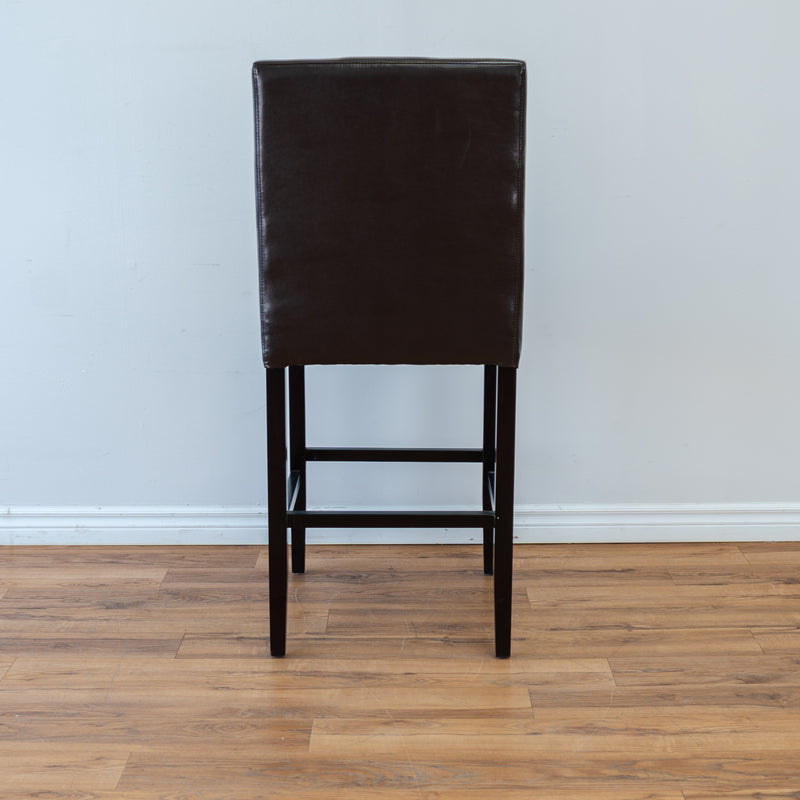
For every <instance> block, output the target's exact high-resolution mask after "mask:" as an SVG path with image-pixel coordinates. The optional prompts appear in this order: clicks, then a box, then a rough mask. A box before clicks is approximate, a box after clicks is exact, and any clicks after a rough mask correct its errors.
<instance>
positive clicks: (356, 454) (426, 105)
mask: <svg viewBox="0 0 800 800" xmlns="http://www.w3.org/2000/svg"><path fill="white" fill-rule="evenodd" d="M253 86H254V99H255V124H256V131H255V147H256V205H257V221H258V253H259V275H260V301H261V331H262V350H263V357H264V365H265V366H266V370H267V493H268V525H269V610H270V652H271V653H272V655H273V656H282V655H284V654H285V652H286V599H287V583H288V575H287V557H288V553H287V528H291V531H292V571H293V572H303V571H304V570H305V553H304V550H305V531H306V529H307V528H318V527H319V528H335V527H347V528H354V527H361V528H379V527H395V528H415V527H416V528H419V527H446V528H455V527H457V528H482V529H483V545H484V551H483V555H484V559H483V560H484V571H485V572H486V573H487V574H492V573H493V574H494V609H495V646H496V655H497V656H498V657H499V658H507V657H508V656H509V655H510V650H511V581H512V565H513V552H512V550H513V548H512V542H513V522H514V519H513V511H514V425H515V397H516V371H517V366H518V364H519V355H520V344H521V318H522V277H523V197H524V183H523V180H524V152H525V64H524V63H523V62H521V61H506V60H487V59H481V60H440V59H416V58H405V59H400V58H387V59H380V58H369V59H367V58H350V59H341V60H326V61H259V62H257V63H256V64H255V65H254V66H253ZM307 364H478V365H483V366H484V390H483V402H484V414H483V446H482V447H481V448H477V449H433V448H432V449H427V448H418V449H408V448H406V449H396V448H395V449H384V448H326V447H309V446H307V444H306V434H305V385H304V367H305V365H307ZM287 373H288V375H287ZM287 388H288V470H287V418H286V412H287V402H286V392H287ZM309 461H372V462H375V461H406V462H412V461H413V462H474V463H479V464H482V465H483V469H482V476H483V477H482V482H483V507H482V510H481V511H425V512H422V511H392V512H387V511H310V510H307V508H306V464H307V463H308V462H309ZM287 471H288V480H287Z"/></svg>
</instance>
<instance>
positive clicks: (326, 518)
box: [287, 511, 494, 528]
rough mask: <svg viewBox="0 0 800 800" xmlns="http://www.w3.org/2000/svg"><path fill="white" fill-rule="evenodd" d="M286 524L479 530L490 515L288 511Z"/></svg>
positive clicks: (488, 519)
mask: <svg viewBox="0 0 800 800" xmlns="http://www.w3.org/2000/svg"><path fill="white" fill-rule="evenodd" d="M287 517H288V524H289V525H290V526H291V525H301V526H303V527H304V528H483V527H484V526H486V525H493V524H494V513H493V512H491V511H289V512H288V513H287Z"/></svg>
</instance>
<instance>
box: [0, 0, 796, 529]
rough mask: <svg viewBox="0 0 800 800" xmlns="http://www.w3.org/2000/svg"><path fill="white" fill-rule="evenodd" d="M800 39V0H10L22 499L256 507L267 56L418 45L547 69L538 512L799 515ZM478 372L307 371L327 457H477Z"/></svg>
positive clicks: (468, 496) (18, 502)
mask: <svg viewBox="0 0 800 800" xmlns="http://www.w3.org/2000/svg"><path fill="white" fill-rule="evenodd" d="M798 41H800V3H796V2H793V0H662V1H661V2H654V1H653V0H625V1H623V0H565V1H563V2H562V1H561V0H559V2H555V1H553V2H544V1H543V0H499V2H498V1H496V2H492V3H486V2H482V0H481V1H480V2H479V1H478V0H472V1H471V2H470V1H467V0H452V1H451V0H447V1H446V2H442V1H441V0H395V1H394V2H389V1H388V0H386V1H385V2H379V1H378V0H350V1H349V2H343V0H336V1H334V0H331V2H311V1H310V0H292V1H291V2H289V1H288V0H287V1H284V0H260V1H259V2H239V1H237V0H228V1H227V2H224V3H223V2H216V0H192V1H191V2H189V0H166V1H164V2H145V1H144V0H131V2H124V3H122V2H120V3H109V2H107V0H95V1H93V2H86V1H83V2H79V3H63V2H61V1H60V0H26V1H25V2H13V0H0V76H1V77H0V82H1V84H0V85H2V91H1V92H0V100H1V107H2V124H0V185H1V186H2V189H1V190H0V220H2V234H0V312H1V313H0V366H2V371H1V372H0V507H2V508H5V509H7V510H8V511H9V512H10V514H11V516H13V513H14V509H19V508H21V507H26V509H27V511H28V512H31V511H32V510H33V511H34V512H35V510H36V509H54V508H57V509H62V512H63V509H65V508H70V507H81V508H84V509H89V508H94V507H102V508H104V509H113V508H118V507H119V508H123V507H124V508H127V509H129V510H130V509H164V508H168V507H169V508H178V507H180V508H185V509H192V508H197V509H220V508H231V507H235V508H239V509H249V510H250V512H252V513H258V511H259V509H261V508H262V507H263V505H264V502H265V490H264V481H265V468H264V463H263V460H264V443H263V442H264V423H263V411H264V402H263V368H262V367H261V362H260V353H259V336H258V308H257V292H256V250H255V226H254V207H253V205H254V204H253V177H252V109H251V90H250V64H251V62H252V61H253V60H256V59H258V58H300V57H337V56H342V55H420V56H454V57H458V56H475V57H478V56H489V57H512V58H522V59H525V60H526V61H527V62H528V65H529V90H528V91H529V98H528V108H529V111H528V148H529V149H528V153H529V155H528V180H527V186H528V192H527V205H528V216H527V274H526V281H527V284H526V301H525V302H526V307H525V314H526V317H525V344H524V348H523V360H522V364H521V373H520V396H519V439H518V442H519V444H518V447H519V450H518V484H517V498H518V501H519V505H520V508H521V509H523V510H525V509H527V510H528V511H529V512H530V513H533V514H535V513H536V512H537V510H538V511H541V510H543V509H544V510H552V509H554V508H555V509H557V508H567V509H568V508H573V509H574V508H578V507H583V506H589V507H591V508H593V509H595V511H598V512H602V510H603V509H609V508H617V509H618V508H629V509H630V508H635V507H638V506H645V507H652V508H655V507H658V508H661V509H662V510H663V509H666V510H669V509H673V508H686V507H690V508H694V509H701V508H706V507H709V506H712V507H715V506H719V508H723V507H726V508H727V507H730V506H736V507H737V508H752V507H754V505H753V504H755V505H756V506H757V507H759V508H762V509H763V508H767V507H769V508H778V507H779V508H783V509H794V510H797V509H799V508H800V505H798V503H797V501H798V500H800V498H798V485H799V484H800V481H798V455H797V454H798V445H799V444H800V418H798V413H797V400H798V394H799V390H800V378H799V377H798V370H797V366H796V362H797V355H798V353H797V351H798V344H799V343H800V315H798V314H797V311H796V307H797V298H798V294H799V292H800V270H798V263H800V225H798V207H799V205H800V159H799V158H798V147H797V142H798V141H800V104H799V103H798V99H797V76H798V75H799V74H800V48H798V47H797V42H798ZM480 385H481V383H480V374H479V372H478V371H477V370H476V369H471V368H467V369H465V368H461V369H447V370H445V371H444V373H443V374H440V373H437V372H436V371H434V370H431V369H429V368H420V369H409V368H391V369H390V368H378V369H365V368H345V369H341V370H336V369H331V368H319V369H316V370H312V371H311V375H310V377H309V393H310V412H309V414H310V419H309V431H310V436H311V437H313V439H314V442H315V443H320V444H323V443H324V444H350V443H353V444H382V443H384V442H388V443H398V444H404V443H407V444H409V445H412V446H413V445H420V444H426V445H427V444H431V443H433V444H437V443H439V444H442V445H445V446H446V445H455V446H459V445H465V446H470V445H477V444H478V430H477V426H478V425H479V421H480V408H479V399H478V395H479V393H480ZM382 411H385V414H383V415H382V414H381V412H382ZM321 469H322V468H321V467H320V468H319V470H321ZM459 469H461V468H459ZM469 474H470V475H471V474H472V473H469ZM315 476H316V478H317V480H316V484H315V487H316V488H315V491H314V495H313V496H312V499H314V500H316V501H317V502H318V503H320V504H323V505H326V504H335V503H337V502H340V501H344V500H346V501H350V502H354V503H360V504H364V503H369V502H370V501H371V499H375V501H376V502H377V503H379V504H387V503H400V504H403V503H411V504H429V503H435V502H437V500H439V499H444V501H446V502H450V503H461V502H467V503H468V502H471V501H473V500H474V499H475V498H476V497H477V492H476V491H473V490H472V489H471V488H470V489H469V490H468V489H467V488H466V484H465V482H464V480H463V477H464V473H463V472H461V471H459V470H457V471H456V473H455V475H454V476H452V477H451V476H449V475H448V474H447V473H446V471H445V470H444V468H442V467H427V468H424V469H423V470H422V473H421V475H417V474H416V473H412V472H410V471H409V468H407V467H381V468H377V467H369V468H363V467H348V468H347V469H344V468H343V469H342V470H340V471H337V470H336V469H335V468H331V467H327V471H326V472H324V473H323V472H318V473H315ZM351 479H356V480H357V481H360V483H361V485H362V488H360V489H352V488H349V487H348V485H347V484H349V483H351V482H352V481H351ZM340 489H341V490H342V491H345V492H346V494H345V495H340V494H339V491H340ZM34 527H35V526H34ZM670 535H674V536H679V535H680V531H679V530H678V529H676V531H674V532H673V533H672V534H670Z"/></svg>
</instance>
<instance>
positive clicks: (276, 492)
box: [267, 367, 288, 656]
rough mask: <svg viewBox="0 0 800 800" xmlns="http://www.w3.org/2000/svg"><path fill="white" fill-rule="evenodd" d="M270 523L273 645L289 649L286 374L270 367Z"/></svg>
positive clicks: (274, 649) (279, 651) (280, 651)
mask: <svg viewBox="0 0 800 800" xmlns="http://www.w3.org/2000/svg"><path fill="white" fill-rule="evenodd" d="M267 524H268V525H269V648H270V653H271V654H272V655H273V656H282V655H284V654H285V653H286V588H287V582H288V575H287V564H286V557H287V551H286V378H285V370H284V369H283V368H282V367H267Z"/></svg>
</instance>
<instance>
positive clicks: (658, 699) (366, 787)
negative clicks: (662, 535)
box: [0, 542, 800, 800]
mask: <svg viewBox="0 0 800 800" xmlns="http://www.w3.org/2000/svg"><path fill="white" fill-rule="evenodd" d="M266 565H267V558H266V549H265V548H262V547H197V548H195V547H184V548H176V547H169V548H147V547H140V548H130V547H120V548H116V547H103V548H39V547H32V548H7V549H4V550H0V775H2V784H1V786H2V788H0V796H2V797H3V798H4V800H5V798H7V799H8V800H18V799H21V798H23V797H24V798H30V797H35V796H37V794H38V795H39V796H41V797H47V798H49V800H62V798H63V800H66V799H67V798H70V800H74V799H75V798H78V797H79V798H81V800H113V798H125V799H126V800H155V799H156V798H161V799H163V800H167V799H168V798H169V799H171V800H188V798H196V797H202V798H206V799H207V800H223V799H224V800H229V799H230V798H237V800H256V798H258V800H261V799H262V798H273V797H274V798H304V799H307V800H316V799H317V798H320V799H321V798H325V799H326V800H328V798H331V797H336V796H341V797H347V798H348V800H351V799H352V800H378V799H380V798H391V799H392V800H398V799H399V800H420V798H422V799H423V800H483V798H487V797H491V798H494V797H497V798H500V799H501V800H522V799H523V798H524V799H525V800H528V798H531V797H537V798H538V797H543V798H544V797H546V798H552V799H553V800H583V798H587V800H588V799H591V800H605V799H606V798H608V799H609V800H610V799H611V798H614V800H712V798H713V799H715V800H720V799H721V798H731V799H732V800H733V798H736V799H737V800H742V798H752V799H753V800H755V798H790V797H795V798H796V797H797V796H800V767H798V764H800V755H799V754H800V583H798V581H800V573H797V574H795V573H796V570H797V568H800V544H793V543H785V542H784V543H781V544H780V545H776V546H775V547H772V546H771V545H769V544H763V543H757V544H756V543H754V544H700V545H669V544H658V545H579V546H570V545H541V546H536V545H524V546H518V547H517V551H516V565H515V569H516V572H515V575H516V582H515V594H514V622H513V643H512V657H511V659H509V660H498V659H495V658H494V657H493V655H492V652H493V630H492V607H491V579H489V578H486V576H484V575H483V574H482V562H481V555H480V549H479V548H478V547H468V546H463V547H457V546H450V547H438V546H437V547H433V546H428V547H426V546H421V547H398V546H371V547H353V546H349V547H347V546H343V547H332V546H325V547H309V550H308V561H307V573H306V574H305V575H297V576H295V575H293V576H291V577H290V583H289V598H290V602H289V615H288V627H289V643H288V655H287V656H286V658H283V659H272V658H270V657H269V655H268V652H269V647H268V639H267V636H268V630H269V627H268V619H267V611H268V609H267V596H268V594H267V581H268V575H267V571H266Z"/></svg>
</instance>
